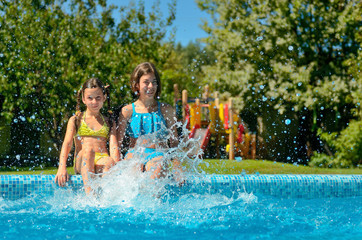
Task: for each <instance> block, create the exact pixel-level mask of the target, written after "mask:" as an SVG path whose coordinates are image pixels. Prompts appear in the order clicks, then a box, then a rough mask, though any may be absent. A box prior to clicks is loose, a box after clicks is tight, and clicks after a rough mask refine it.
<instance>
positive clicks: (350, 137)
mask: <svg viewBox="0 0 362 240" xmlns="http://www.w3.org/2000/svg"><path fill="white" fill-rule="evenodd" d="M320 137H321V139H322V140H324V141H325V142H326V143H327V145H328V146H330V147H331V148H332V149H333V151H334V156H328V155H326V154H324V153H315V154H314V156H313V157H312V159H311V162H310V164H309V165H311V166H318V167H338V168H349V167H359V166H361V163H362V121H354V120H352V121H351V122H350V123H349V125H348V127H347V128H345V129H344V130H342V131H341V132H340V134H337V133H332V134H328V133H321V134H320Z"/></svg>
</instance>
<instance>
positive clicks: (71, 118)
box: [68, 114, 81, 123]
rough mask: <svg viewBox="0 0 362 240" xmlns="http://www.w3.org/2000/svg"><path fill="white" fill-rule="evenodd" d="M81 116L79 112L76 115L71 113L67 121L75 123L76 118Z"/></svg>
mask: <svg viewBox="0 0 362 240" xmlns="http://www.w3.org/2000/svg"><path fill="white" fill-rule="evenodd" d="M80 117H81V114H79V115H78V116H77V115H73V116H71V117H70V118H69V120H68V123H75V121H77V119H78V118H80Z"/></svg>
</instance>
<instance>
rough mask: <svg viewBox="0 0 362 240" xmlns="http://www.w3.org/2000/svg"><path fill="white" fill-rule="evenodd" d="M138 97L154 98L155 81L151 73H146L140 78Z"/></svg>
mask: <svg viewBox="0 0 362 240" xmlns="http://www.w3.org/2000/svg"><path fill="white" fill-rule="evenodd" d="M139 90H140V97H146V98H154V97H155V95H156V92H157V80H156V77H155V75H154V74H153V73H148V74H145V75H143V76H142V77H141V78H140V83H139Z"/></svg>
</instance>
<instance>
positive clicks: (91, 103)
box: [82, 87, 106, 112]
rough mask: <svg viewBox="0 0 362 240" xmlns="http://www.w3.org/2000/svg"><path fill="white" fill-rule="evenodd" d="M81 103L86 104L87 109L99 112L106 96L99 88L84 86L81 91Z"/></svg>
mask: <svg viewBox="0 0 362 240" xmlns="http://www.w3.org/2000/svg"><path fill="white" fill-rule="evenodd" d="M82 100H83V103H84V104H85V105H86V106H87V110H88V111H92V112H99V110H101V108H102V107H103V103H104V101H105V100H106V97H105V96H104V94H103V91H102V89H101V88H99V87H97V88H86V89H85V90H84V92H83V98H82Z"/></svg>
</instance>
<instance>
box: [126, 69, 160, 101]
mask: <svg viewBox="0 0 362 240" xmlns="http://www.w3.org/2000/svg"><path fill="white" fill-rule="evenodd" d="M149 73H153V74H154V75H155V78H156V81H157V90H156V94H155V97H156V98H157V97H159V96H160V94H161V78H160V75H159V74H158V71H157V69H156V67H155V65H153V64H152V63H150V62H144V63H141V64H139V65H138V66H137V67H136V68H135V69H134V70H133V72H132V75H131V79H130V84H131V90H132V95H133V97H134V98H138V97H139V91H140V90H139V88H138V87H137V85H138V86H139V84H140V79H141V77H142V76H143V75H146V74H149Z"/></svg>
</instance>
